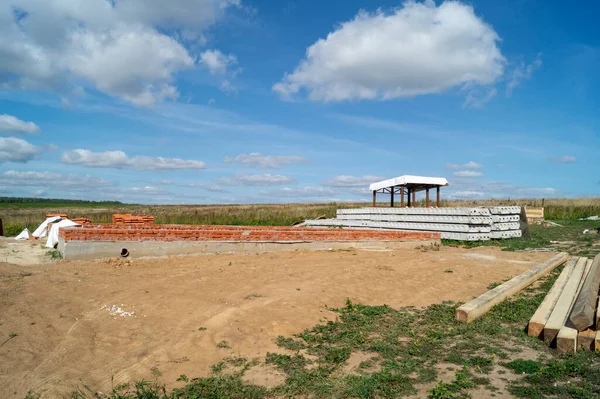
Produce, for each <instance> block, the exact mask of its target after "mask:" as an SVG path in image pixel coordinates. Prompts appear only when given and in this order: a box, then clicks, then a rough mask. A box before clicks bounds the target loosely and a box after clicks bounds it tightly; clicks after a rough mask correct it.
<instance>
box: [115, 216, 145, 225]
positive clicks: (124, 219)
mask: <svg viewBox="0 0 600 399" xmlns="http://www.w3.org/2000/svg"><path fill="white" fill-rule="evenodd" d="M112 222H113V224H128V225H143V224H154V216H147V215H137V216H136V215H132V214H129V213H123V214H119V213H116V214H114V215H113V216H112Z"/></svg>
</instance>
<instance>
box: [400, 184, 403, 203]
mask: <svg viewBox="0 0 600 399" xmlns="http://www.w3.org/2000/svg"><path fill="white" fill-rule="evenodd" d="M400 206H401V207H402V208H404V187H400Z"/></svg>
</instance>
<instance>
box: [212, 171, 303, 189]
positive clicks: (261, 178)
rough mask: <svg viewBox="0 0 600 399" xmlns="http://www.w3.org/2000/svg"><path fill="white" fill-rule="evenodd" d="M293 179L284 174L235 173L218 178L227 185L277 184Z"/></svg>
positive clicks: (289, 181)
mask: <svg viewBox="0 0 600 399" xmlns="http://www.w3.org/2000/svg"><path fill="white" fill-rule="evenodd" d="M293 181H294V179H293V178H291V177H290V176H286V175H272V174H268V173H267V174H263V175H246V174H240V175H235V176H233V177H231V178H223V179H220V180H219V182H220V183H221V184H224V185H227V186H277V185H280V184H287V183H291V182H293Z"/></svg>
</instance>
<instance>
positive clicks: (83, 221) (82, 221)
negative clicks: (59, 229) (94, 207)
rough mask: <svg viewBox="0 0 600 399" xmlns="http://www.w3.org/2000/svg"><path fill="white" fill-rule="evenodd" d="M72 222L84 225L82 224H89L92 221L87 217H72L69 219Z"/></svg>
mask: <svg viewBox="0 0 600 399" xmlns="http://www.w3.org/2000/svg"><path fill="white" fill-rule="evenodd" d="M71 220H72V221H73V222H75V223H77V224H80V225H84V224H91V223H92V221H91V220H90V219H89V218H73V219H71Z"/></svg>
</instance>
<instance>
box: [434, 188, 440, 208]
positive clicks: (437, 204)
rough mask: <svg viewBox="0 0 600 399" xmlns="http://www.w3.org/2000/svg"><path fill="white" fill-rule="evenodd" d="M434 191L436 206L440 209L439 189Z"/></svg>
mask: <svg viewBox="0 0 600 399" xmlns="http://www.w3.org/2000/svg"><path fill="white" fill-rule="evenodd" d="M435 191H436V196H437V199H436V206H437V207H438V208H439V207H440V188H439V186H438V187H437V188H436V190H435Z"/></svg>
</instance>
